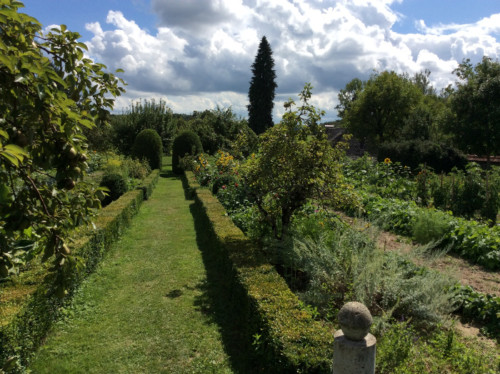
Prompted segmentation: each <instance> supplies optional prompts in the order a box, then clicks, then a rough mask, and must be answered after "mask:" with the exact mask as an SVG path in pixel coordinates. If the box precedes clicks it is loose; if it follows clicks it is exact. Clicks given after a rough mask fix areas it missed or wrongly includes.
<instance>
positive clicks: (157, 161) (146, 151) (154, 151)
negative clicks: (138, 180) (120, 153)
mask: <svg viewBox="0 0 500 374" xmlns="http://www.w3.org/2000/svg"><path fill="white" fill-rule="evenodd" d="M132 154H133V155H134V157H135V158H138V159H139V160H142V159H146V160H147V161H148V163H149V166H151V169H161V158H162V156H163V147H162V143H161V138H160V135H158V133H157V132H156V131H155V130H153V129H146V130H142V131H141V132H140V133H139V134H138V135H137V136H136V138H135V141H134V146H133V149H132Z"/></svg>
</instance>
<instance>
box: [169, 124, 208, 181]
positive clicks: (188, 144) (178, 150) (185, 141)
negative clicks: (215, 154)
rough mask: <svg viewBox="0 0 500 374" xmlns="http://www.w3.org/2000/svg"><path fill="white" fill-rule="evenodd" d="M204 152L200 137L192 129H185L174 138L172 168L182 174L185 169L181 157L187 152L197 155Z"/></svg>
mask: <svg viewBox="0 0 500 374" xmlns="http://www.w3.org/2000/svg"><path fill="white" fill-rule="evenodd" d="M201 152H203V148H202V146H201V142H200V138H199V137H198V135H196V134H195V133H194V132H192V131H189V130H188V131H184V132H182V133H180V134H179V135H178V136H176V137H175V139H174V144H173V145H172V170H173V172H174V173H176V174H181V173H182V171H183V169H182V167H181V166H180V159H181V158H182V157H184V156H186V154H188V155H196V154H198V153H201Z"/></svg>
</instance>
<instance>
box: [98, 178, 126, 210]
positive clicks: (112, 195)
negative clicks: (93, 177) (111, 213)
mask: <svg viewBox="0 0 500 374" xmlns="http://www.w3.org/2000/svg"><path fill="white" fill-rule="evenodd" d="M100 186H101V187H106V188H108V189H109V192H108V196H106V197H105V198H104V200H103V201H102V205H103V206H106V205H108V204H109V203H111V202H112V201H115V200H117V199H118V198H119V197H120V196H121V195H123V194H124V193H125V192H127V190H128V184H127V180H126V179H125V177H124V176H123V175H121V174H117V173H112V174H106V175H104V177H103V178H102V180H101V183H100Z"/></svg>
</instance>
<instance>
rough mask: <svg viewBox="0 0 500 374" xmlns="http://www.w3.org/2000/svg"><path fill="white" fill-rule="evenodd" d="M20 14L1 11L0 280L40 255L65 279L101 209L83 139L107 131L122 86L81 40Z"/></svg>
mask: <svg viewBox="0 0 500 374" xmlns="http://www.w3.org/2000/svg"><path fill="white" fill-rule="evenodd" d="M22 6H23V5H22V3H20V2H18V1H14V0H2V2H1V3H0V24H1V27H0V30H1V31H0V277H6V276H8V274H9V273H12V272H14V271H16V269H17V268H18V267H19V265H20V264H22V262H23V261H25V260H27V259H29V258H30V257H32V256H35V255H37V254H38V253H43V259H45V260H47V259H49V258H51V259H53V260H54V263H53V264H54V266H53V270H60V271H58V272H56V273H55V274H57V275H58V277H60V276H62V274H64V273H68V271H67V270H68V269H70V268H72V267H73V266H74V265H75V264H77V259H76V258H75V257H73V256H72V255H71V254H70V253H71V251H70V246H69V245H68V242H69V239H70V231H71V230H72V229H73V228H74V227H75V226H78V225H79V224H81V223H83V222H88V220H89V218H90V216H91V213H92V211H93V208H96V207H98V206H99V199H98V198H97V196H96V189H95V188H94V187H93V186H92V185H90V184H87V183H84V182H83V181H82V177H83V175H84V174H85V172H86V169H87V165H86V162H85V161H86V159H87V156H86V150H87V139H86V137H85V135H84V133H83V132H84V129H94V128H95V127H96V126H103V125H104V124H106V123H107V121H108V120H109V110H110V109H111V108H112V106H113V103H114V99H113V97H115V96H118V95H120V94H121V92H123V91H124V90H123V88H122V87H121V84H123V81H121V79H118V78H116V77H115V76H114V75H113V74H110V73H108V72H106V70H105V69H106V67H105V66H104V65H102V64H98V63H94V62H93V61H91V60H90V59H88V58H86V57H85V50H86V49H87V48H86V46H85V44H83V43H80V42H78V40H77V39H78V38H79V35H78V34H77V33H74V32H71V31H68V30H67V29H66V27H65V26H64V25H61V26H60V27H58V28H53V29H52V30H51V31H50V32H49V33H47V34H44V33H42V30H41V25H40V23H39V22H38V21H37V20H36V19H34V18H33V17H30V16H28V15H26V14H22V13H20V12H19V8H20V7H22ZM58 280H59V281H60V282H59V283H60V284H63V283H64V280H63V279H59V278H58ZM62 289H64V288H62Z"/></svg>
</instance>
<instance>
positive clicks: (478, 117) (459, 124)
mask: <svg viewBox="0 0 500 374" xmlns="http://www.w3.org/2000/svg"><path fill="white" fill-rule="evenodd" d="M455 74H456V75H457V77H458V78H459V82H457V83H456V89H455V90H454V91H453V92H452V95H451V96H450V105H451V111H452V117H451V119H450V122H449V127H448V129H449V131H450V132H451V133H452V134H454V139H455V141H456V142H457V145H458V146H459V147H460V148H461V149H462V150H463V151H464V152H469V153H475V154H478V155H481V156H487V157H489V156H493V155H495V154H499V153H500V63H499V62H498V61H493V60H491V59H490V58H488V57H483V59H482V61H481V62H479V63H478V64H477V65H476V66H473V65H472V64H471V62H470V60H465V61H463V62H462V63H461V64H460V65H459V67H458V68H457V69H456V70H455Z"/></svg>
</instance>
